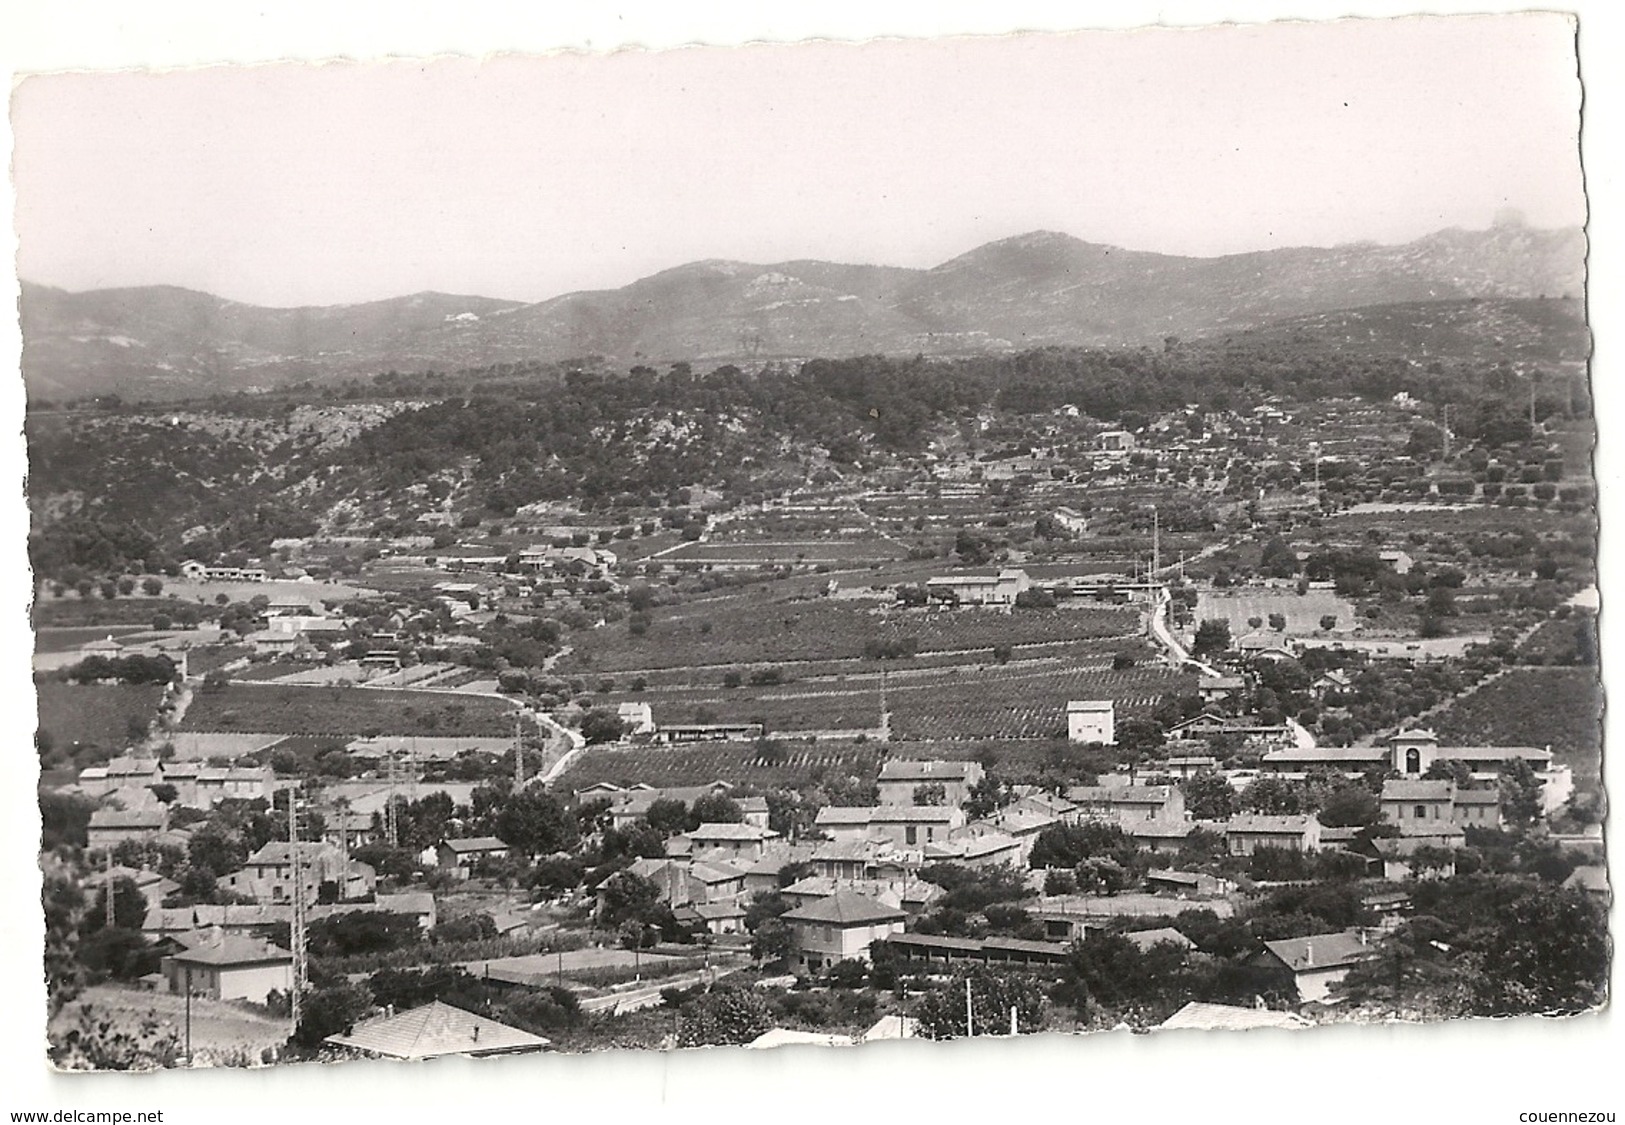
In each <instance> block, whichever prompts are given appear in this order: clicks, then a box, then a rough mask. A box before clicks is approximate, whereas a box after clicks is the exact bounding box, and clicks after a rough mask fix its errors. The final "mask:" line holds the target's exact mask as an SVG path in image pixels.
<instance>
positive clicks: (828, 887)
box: [780, 875, 944, 919]
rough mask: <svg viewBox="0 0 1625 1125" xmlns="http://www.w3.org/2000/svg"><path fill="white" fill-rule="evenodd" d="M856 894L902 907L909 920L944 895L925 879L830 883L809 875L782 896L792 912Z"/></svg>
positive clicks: (832, 881)
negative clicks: (840, 895) (833, 897)
mask: <svg viewBox="0 0 1625 1125" xmlns="http://www.w3.org/2000/svg"><path fill="white" fill-rule="evenodd" d="M843 890H846V891H856V892H858V893H859V894H863V895H868V896H869V897H870V898H872V899H875V900H877V901H879V902H881V903H884V904H885V905H887V906H896V907H900V908H901V909H902V911H903V913H904V914H906V915H907V916H908V917H909V918H910V919H913V918H915V917H918V916H919V915H921V914H923V913H925V911H926V910H928V909H929V908H930V906H931V904H932V903H933V902H935V901H936V900H937V899H939V898H941V897H942V895H943V894H944V891H943V889H942V888H941V887H939V886H937V885H936V884H935V883H927V882H926V881H925V880H924V879H901V880H897V879H831V878H828V877H826V876H823V875H809V876H808V877H807V878H805V879H799V880H797V881H796V882H794V883H791V884H790V885H789V886H788V887H785V888H784V890H783V891H781V892H780V893H781V894H782V895H783V896H784V901H785V902H787V903H789V904H790V907H791V909H795V908H797V907H801V906H809V905H811V904H812V903H815V902H819V901H821V900H823V899H826V898H829V897H830V896H831V895H833V894H835V893H837V892H839V891H843Z"/></svg>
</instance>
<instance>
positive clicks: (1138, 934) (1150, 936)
mask: <svg viewBox="0 0 1625 1125" xmlns="http://www.w3.org/2000/svg"><path fill="white" fill-rule="evenodd" d="M1123 936H1124V937H1125V938H1127V939H1128V940H1129V941H1130V942H1132V943H1133V944H1134V948H1136V949H1138V950H1139V951H1140V952H1141V953H1149V952H1150V951H1151V950H1153V949H1155V948H1156V947H1157V946H1159V945H1171V946H1174V947H1175V948H1176V949H1182V950H1185V951H1187V952H1189V951H1190V950H1192V949H1195V948H1196V943H1195V942H1194V941H1192V940H1191V939H1190V938H1188V937H1186V936H1185V935H1184V934H1182V933H1180V932H1179V931H1178V930H1176V929H1174V928H1173V927H1172V926H1161V927H1158V928H1157V929H1154V930H1130V931H1129V932H1128V933H1125V934H1124V935H1123Z"/></svg>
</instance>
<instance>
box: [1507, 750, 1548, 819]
mask: <svg viewBox="0 0 1625 1125" xmlns="http://www.w3.org/2000/svg"><path fill="white" fill-rule="evenodd" d="M1545 785H1546V783H1545V782H1544V781H1542V780H1541V779H1540V778H1538V777H1536V776H1535V771H1534V768H1533V767H1532V766H1530V764H1529V763H1528V762H1526V761H1524V760H1523V759H1522V758H1513V759H1512V760H1511V761H1509V762H1508V763H1507V764H1506V765H1505V766H1503V767H1502V768H1501V815H1502V816H1503V817H1504V818H1505V819H1506V821H1507V823H1508V824H1510V825H1512V826H1514V827H1518V828H1527V827H1528V826H1529V825H1531V824H1533V823H1534V822H1535V821H1536V820H1538V819H1540V814H1541V809H1542V800H1541V790H1542V789H1544V788H1545Z"/></svg>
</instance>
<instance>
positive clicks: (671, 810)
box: [643, 797, 689, 836]
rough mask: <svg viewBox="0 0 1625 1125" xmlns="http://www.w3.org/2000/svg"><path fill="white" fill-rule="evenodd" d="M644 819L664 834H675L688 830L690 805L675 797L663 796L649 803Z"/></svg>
mask: <svg viewBox="0 0 1625 1125" xmlns="http://www.w3.org/2000/svg"><path fill="white" fill-rule="evenodd" d="M643 819H644V820H645V821H647V822H648V825H649V827H650V828H653V829H654V830H655V831H656V832H659V833H660V834H661V835H662V836H675V835H677V834H678V833H679V832H687V831H688V825H689V815H688V806H687V805H685V804H684V803H683V802H681V801H679V800H677V799H676V798H674V797H661V798H659V799H658V800H655V801H651V802H650V803H649V810H648V811H647V812H645V813H644V814H643Z"/></svg>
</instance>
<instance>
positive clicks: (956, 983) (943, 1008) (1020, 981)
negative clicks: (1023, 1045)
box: [914, 965, 1044, 1039]
mask: <svg viewBox="0 0 1625 1125" xmlns="http://www.w3.org/2000/svg"><path fill="white" fill-rule="evenodd" d="M967 986H968V992H969V996H970V1002H969V1004H968V1005H967V1004H966V999H965V998H966V994H967ZM1012 1009H1014V1011H1015V1016H1014V1018H1015V1025H1016V1031H1017V1033H1018V1034H1029V1033H1031V1032H1035V1031H1038V1030H1040V1028H1041V1027H1042V1025H1043V1019H1044V994H1043V992H1042V991H1041V990H1040V989H1039V987H1038V985H1037V983H1036V982H1035V981H1034V980H1033V978H1032V977H1030V976H1028V975H1026V974H1024V973H1019V972H1014V971H1010V970H1001V969H993V968H989V967H987V966H983V965H977V966H974V967H970V968H965V969H960V970H959V971H958V972H956V973H954V974H953V976H952V977H950V978H949V981H948V983H947V984H946V985H944V986H943V987H941V988H938V989H935V990H934V991H932V992H929V993H927V994H926V995H925V996H924V997H922V998H921V1000H920V1003H919V1006H918V1007H917V1008H916V1009H915V1013H914V1014H915V1018H916V1019H918V1020H919V1025H920V1031H921V1032H922V1033H923V1034H924V1035H925V1036H926V1037H927V1038H928V1039H957V1038H958V1037H959V1036H962V1035H1008V1034H1010V1024H1011V1010H1012Z"/></svg>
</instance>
